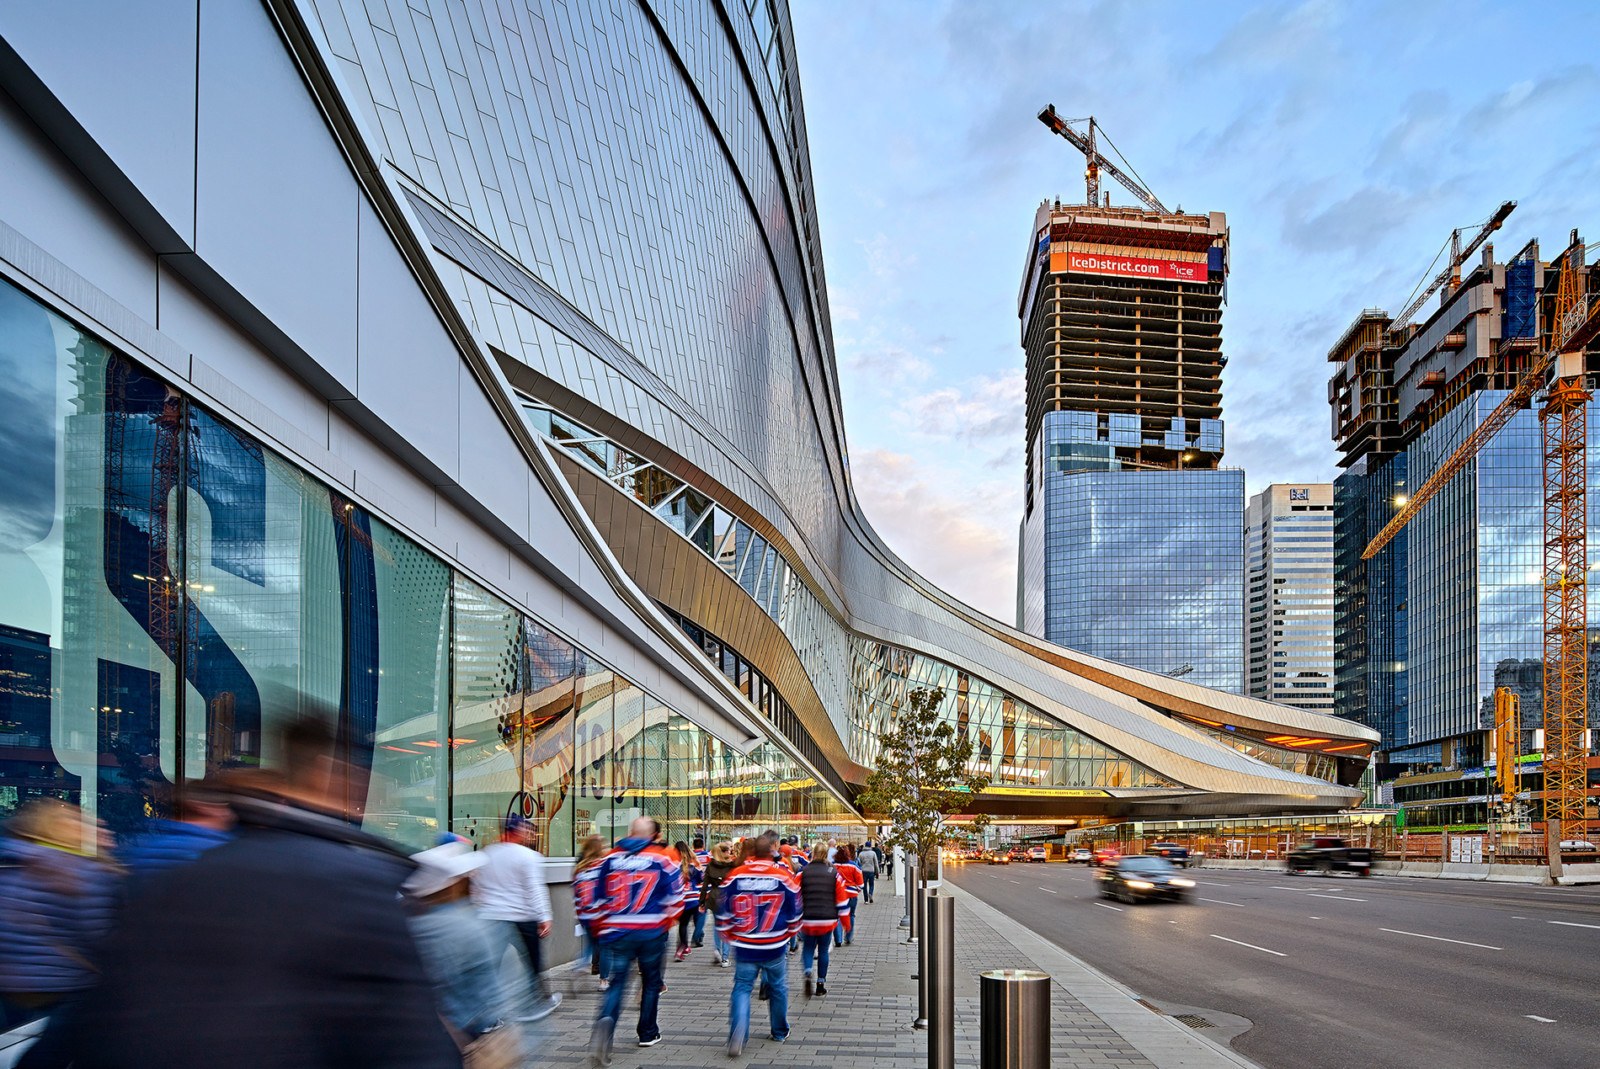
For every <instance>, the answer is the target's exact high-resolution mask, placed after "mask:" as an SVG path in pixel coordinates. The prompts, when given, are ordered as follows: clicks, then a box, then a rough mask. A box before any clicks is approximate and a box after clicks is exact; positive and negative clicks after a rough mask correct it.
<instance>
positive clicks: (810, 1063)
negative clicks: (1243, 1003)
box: [531, 894, 1152, 1069]
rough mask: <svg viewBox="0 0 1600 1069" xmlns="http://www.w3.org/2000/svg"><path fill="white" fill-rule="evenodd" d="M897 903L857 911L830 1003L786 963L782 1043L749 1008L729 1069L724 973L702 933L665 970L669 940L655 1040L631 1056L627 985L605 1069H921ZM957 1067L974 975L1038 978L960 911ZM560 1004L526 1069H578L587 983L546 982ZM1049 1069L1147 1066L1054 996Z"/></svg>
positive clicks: (631, 1008)
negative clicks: (743, 1040) (1019, 972)
mask: <svg viewBox="0 0 1600 1069" xmlns="http://www.w3.org/2000/svg"><path fill="white" fill-rule="evenodd" d="M903 906H904V899H900V898H894V897H891V896H890V895H888V894H881V895H879V896H878V898H877V900H876V901H875V902H873V903H872V904H871V905H868V904H866V903H862V904H861V906H860V907H859V909H858V911H857V921H858V924H857V931H856V938H855V943H854V945H852V946H847V947H835V948H834V950H833V957H832V961H831V963H830V966H829V970H828V994H827V996H826V997H823V998H812V999H806V998H805V996H804V993H803V991H802V990H801V972H800V962H799V955H798V954H794V955H791V956H790V958H789V1027H790V1035H789V1041H788V1042H787V1043H782V1044H779V1043H774V1042H772V1041H771V1040H769V1039H767V1038H766V1036H767V1027H766V1023H767V1022H766V1009H767V1006H766V1003H764V1002H759V1001H752V1003H751V1022H750V1042H749V1044H748V1045H747V1046H746V1048H745V1052H744V1054H743V1055H741V1056H740V1057H739V1058H737V1059H731V1058H729V1057H728V1056H727V1050H726V1043H727V1035H728V995H729V992H730V991H731V989H732V987H733V970H732V969H718V968H715V967H713V966H712V964H711V961H712V956H711V955H712V950H711V945H710V934H711V933H710V931H709V929H708V930H707V932H706V946H704V947H702V948H700V949H698V950H695V951H694V952H693V953H692V954H690V956H689V958H688V960H686V961H683V962H674V961H672V960H671V955H670V950H671V949H672V947H673V946H674V945H675V940H676V936H675V935H674V937H673V940H672V941H671V942H669V955H668V962H667V969H666V982H667V990H666V993H665V994H663V995H662V997H661V1014H660V1022H661V1031H662V1034H663V1036H664V1037H665V1039H664V1041H663V1042H662V1043H661V1044H660V1045H659V1046H655V1047H650V1048H645V1049H640V1048H638V1047H636V1046H634V1042H635V1039H634V1032H635V1025H636V1022H637V1014H638V1008H637V1007H638V990H639V982H638V976H637V975H635V976H634V977H633V979H632V980H631V982H630V984H629V992H628V997H627V1001H626V1004H625V1008H624V1010H623V1015H622V1020H620V1021H619V1022H618V1023H617V1046H616V1051H615V1055H614V1060H613V1063H612V1064H613V1066H614V1067H615V1069H635V1067H639V1069H646V1067H647V1069H699V1067H704V1066H716V1067H725V1069H745V1067H751V1069H761V1067H763V1066H773V1067H785V1069H922V1067H923V1066H926V1065H927V1058H928V1054H927V1051H928V1046H927V1042H928V1041H927V1033H925V1032H917V1031H913V1030H912V1028H911V1022H912V1020H913V1019H914V1018H915V1016H916V1011H917V988H916V981H915V980H914V979H913V978H912V976H913V974H914V973H915V971H916V947H915V946H908V945H906V942H905V930H904V929H903V928H900V927H898V925H899V922H900V917H901V914H902V911H903ZM956 937H957V947H956V973H957V982H956V1063H957V1064H958V1065H961V1066H976V1065H977V1064H978V1023H979V1022H978V979H977V977H978V974H979V973H980V972H982V971H984V970H987V969H996V968H1037V966H1036V965H1035V964H1034V963H1033V962H1032V961H1029V960H1028V959H1027V958H1026V957H1024V956H1023V955H1022V953H1021V952H1020V951H1019V950H1017V948H1016V947H1015V946H1013V944H1011V943H1010V942H1007V941H1006V940H1005V939H1003V938H1001V937H1000V936H999V934H998V933H996V932H995V931H994V929H992V928H990V927H989V926H988V925H986V924H984V923H983V922H982V921H980V920H979V919H978V918H977V916H976V915H975V914H974V913H973V911H972V910H971V909H970V908H969V907H967V905H966V904H965V903H962V902H959V901H958V903H957V909H956ZM548 977H549V979H550V980H551V981H552V983H553V984H554V986H555V987H556V989H557V990H560V991H561V992H563V997H564V1001H563V1003H562V1005H561V1007H560V1008H559V1009H557V1010H556V1012H555V1013H554V1014H552V1015H551V1016H550V1017H549V1018H547V1019H546V1021H544V1022H542V1024H541V1025H539V1026H538V1034H536V1035H535V1036H533V1037H531V1038H532V1044H531V1049H532V1050H533V1051H534V1052H535V1057H534V1058H533V1061H532V1064H535V1065H539V1066H547V1065H548V1066H580V1065H585V1064H587V1058H588V1042H589V1027H590V1025H591V1023H592V1022H593V1020H594V1015H595V1011H596V1009H597V1008H598V1005H599V997H600V996H599V992H598V990H597V989H596V985H595V984H594V981H593V979H592V978H591V977H589V976H588V975H587V974H586V973H585V974H583V975H573V974H571V973H569V972H567V971H566V967H565V966H557V967H556V968H555V969H553V970H551V972H550V973H549V974H548ZM1052 1009H1053V1015H1054V1019H1053V1021H1052V1024H1053V1029H1052V1031H1053V1036H1054V1040H1053V1046H1054V1049H1053V1060H1052V1065H1053V1066H1054V1067H1055V1069H1120V1067H1129V1069H1139V1067H1151V1066H1152V1063H1151V1062H1150V1061H1148V1060H1147V1059H1145V1058H1144V1057H1142V1056H1141V1055H1140V1054H1138V1053H1137V1052H1136V1051H1135V1050H1133V1049H1132V1048H1131V1047H1130V1046H1129V1045H1128V1043H1127V1042H1126V1041H1125V1040H1124V1039H1122V1037H1120V1036H1119V1035H1118V1034H1117V1033H1116V1032H1115V1031H1113V1030H1112V1029H1111V1028H1110V1027H1109V1026H1108V1025H1107V1024H1106V1023H1105V1022H1104V1021H1102V1020H1101V1018H1099V1017H1098V1016H1096V1015H1095V1014H1094V1013H1092V1012H1091V1011H1089V1010H1088V1009H1086V1008H1085V1007H1084V1005H1083V1004H1082V1003H1081V1002H1079V1001H1078V1000H1077V999H1076V998H1074V997H1073V996H1072V995H1070V994H1068V993H1067V992H1066V991H1065V990H1063V989H1062V988H1060V987H1059V986H1056V987H1055V988H1054V1003H1053V1008H1052Z"/></svg>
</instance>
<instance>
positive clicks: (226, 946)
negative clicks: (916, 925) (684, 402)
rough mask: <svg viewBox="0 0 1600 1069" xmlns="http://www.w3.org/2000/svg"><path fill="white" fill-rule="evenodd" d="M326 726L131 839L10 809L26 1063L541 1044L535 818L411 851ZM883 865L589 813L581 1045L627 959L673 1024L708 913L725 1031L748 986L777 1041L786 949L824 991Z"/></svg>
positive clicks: (547, 909)
mask: <svg viewBox="0 0 1600 1069" xmlns="http://www.w3.org/2000/svg"><path fill="white" fill-rule="evenodd" d="M334 742H335V738H334V736H333V734H332V732H331V730H330V729H329V727H328V726H327V725H326V724H324V723H322V722H321V721H318V720H315V719H312V718H307V719H306V720H304V721H297V722H296V723H294V724H291V725H290V726H289V727H288V728H287V729H286V730H285V731H284V732H283V735H282V738H281V739H280V740H279V748H280V750H281V752H282V754H283V755H284V760H283V768H282V770H281V771H277V772H266V771H262V770H250V771H248V772H242V773H240V774H238V775H235V776H230V777H227V778H225V779H219V780H216V781H203V782H202V783H200V784H197V785H193V786H191V787H190V788H189V789H187V790H186V791H185V792H184V793H183V795H182V799H181V805H180V808H179V809H178V810H177V812H176V813H175V814H174V816H173V818H172V819H151V820H148V821H146V822H145V825H144V827H143V829H142V830H141V831H140V832H139V833H138V834H137V835H134V836H131V837H129V838H127V839H125V840H124V841H121V842H116V841H114V840H113V838H112V837H111V836H110V835H109V834H107V833H106V832H105V831H104V830H103V829H97V828H96V825H95V823H94V822H93V821H92V820H85V818H84V816H83V814H82V813H81V812H80V811H79V810H78V808H77V807H75V806H71V805H68V804H67V803H65V802H61V801H58V800H55V799H49V798H41V799H35V800H32V801H30V802H29V803H27V804H26V805H25V806H23V807H22V808H21V809H20V810H19V811H18V812H17V814H15V815H14V816H13V817H12V819H11V820H10V821H8V822H7V824H6V826H5V834H4V835H0V1014H3V1016H0V1031H6V1030H9V1029H12V1028H15V1027H18V1026H19V1025H22V1024H26V1023H29V1022H31V1021H35V1020H37V1019H39V1018H45V1019H46V1024H45V1026H44V1027H43V1028H42V1031H41V1034H40V1037H39V1039H38V1040H37V1041H36V1042H35V1043H34V1045H33V1046H32V1047H31V1048H29V1049H28V1051H27V1052H26V1053H25V1054H24V1056H23V1060H22V1062H21V1063H20V1064H19V1069H67V1067H74V1069H100V1067H107V1069H111V1067H115V1069H122V1067H131V1066H149V1065H161V1066H163V1067H164V1069H185V1067H189V1066H215V1065H231V1066H242V1067H261V1069H268V1067H272V1069H277V1067H284V1069H288V1067H291V1066H293V1067H316V1066H328V1067H333V1066H374V1067H376V1066H400V1067H411V1066H416V1067H424V1066H427V1067H432V1066H447V1065H451V1066H453V1065H461V1064H463V1063H465V1064H466V1065H467V1066H468V1067H470V1069H501V1067H510V1066H514V1065H521V1064H525V1063H526V1062H527V1061H528V1060H529V1058H530V1057H531V1056H532V1055H533V1054H534V1052H535V1049H536V1046H537V1041H538V1038H539V1036H538V1033H539V1029H540V1028H541V1027H542V1026H541V1025H540V1022H541V1021H543V1020H544V1019H545V1018H547V1017H548V1016H549V1015H550V1014H551V1013H552V1012H553V1011H554V1010H556V1009H557V1007H558V1006H559V1005H560V1003H561V996H560V994H559V993H557V992H556V991H554V990H553V989H552V987H551V985H550V984H549V982H548V974H547V972H546V969H545V957H546V953H545V950H544V944H545V941H546V940H547V939H548V938H549V936H550V934H551V931H552V925H553V924H554V921H555V914H554V910H553V908H552V905H551V898H550V893H549V889H548V887H547V881H546V873H545V868H546V862H545V859H544V857H543V856H542V855H541V854H540V852H539V851H538V849H537V845H538V844H537V842H536V834H535V828H534V826H533V825H532V824H531V823H530V822H528V821H526V820H523V819H521V818H520V817H518V816H516V815H512V816H511V817H509V818H508V819H506V820H505V822H504V824H503V826H502V828H501V830H500V833H499V836H498V839H497V841H496V842H493V843H490V844H487V845H483V846H479V845H478V844H475V843H473V842H471V841H470V840H467V839H464V838H462V837H460V836H456V835H451V834H445V835H443V836H441V838H440V841H439V843H438V844H437V845H435V846H434V847H432V848H431V849H428V850H424V851H422V852H420V853H417V854H413V855H411V856H410V857H407V856H406V854H405V853H404V852H403V851H401V850H400V849H399V848H398V847H396V846H395V845H394V844H393V843H391V842H389V841H387V840H384V839H381V838H378V837H376V836H372V835H369V834H367V833H365V832H363V831H361V830H360V829H359V828H358V827H356V826H355V825H354V824H353V823H351V821H350V820H349V819H347V813H346V810H345V799H346V798H347V797H349V775H350V770H349V769H346V768H344V767H343V766H341V764H340V763H339V761H338V760H337V759H336V757H335V756H334V755H335V754H336V753H337V747H336V746H335V745H334ZM86 835H88V836H89V837H90V839H91V841H85V836H86ZM892 865H893V858H892V855H890V854H888V853H886V852H885V851H884V850H883V849H882V848H880V847H879V846H877V845H875V844H873V843H871V842H867V843H863V844H859V845H852V844H849V843H845V842H835V841H828V842H821V843H815V844H812V845H810V846H809V847H808V848H807V847H803V846H802V845H801V843H800V842H799V840H798V839H797V838H790V837H785V836H782V835H780V834H779V833H778V832H777V831H775V830H770V831H767V832H765V833H763V834H760V835H756V836H753V837H750V838H745V839H741V840H737V841H726V842H718V843H715V844H712V845H710V846H709V847H708V846H707V844H706V842H705V841H704V839H702V838H694V839H692V840H679V841H677V842H676V843H674V844H672V845H669V844H668V842H667V840H666V838H665V837H664V835H663V834H662V829H661V826H660V824H659V823H658V822H657V821H656V820H655V819H653V818H651V817H648V816H643V817H639V818H638V819H636V820H634V821H633V823H632V825H631V827H630V828H629V832H628V835H627V836H626V837H624V838H623V839H621V840H620V841H618V842H617V843H615V844H608V843H606V842H605V841H604V840H603V839H602V838H601V837H600V836H598V835H594V836H590V837H589V838H588V839H587V840H586V841H585V842H584V843H583V844H582V846H581V848H580V851H579V856H578V858H577V860H576V863H575V865H574V868H573V874H572V892H573V910H574V915H575V917H576V920H577V924H578V928H579V930H580V931H581V933H582V953H581V955H580V957H579V958H578V960H577V961H576V962H574V963H573V965H572V969H573V970H575V971H577V972H578V973H580V974H581V973H584V972H587V973H589V974H592V975H593V976H594V978H595V979H594V981H593V982H594V983H596V984H597V985H598V987H599V989H600V991H601V998H600V1005H599V1008H598V1010H597V1014H596V1018H595V1021H594V1023H593V1025H592V1028H591V1033H590V1051H591V1056H592V1060H593V1061H594V1062H595V1063H596V1064H597V1065H600V1066H603V1065H606V1064H608V1063H609V1062H610V1058H611V1050H612V1044H613V1041H614V1037H615V1031H616V1026H617V1021H618V1019H619V1017H620V1016H621V1014H622V1012H623V1006H624V1002H625V998H626V994H627V989H628V986H629V982H630V978H631V977H632V976H633V975H634V974H635V973H637V974H638V976H639V978H640V983H641V985H642V991H641V994H640V998H639V1001H638V1006H639V1019H638V1025H637V1035H638V1042H639V1045H640V1046H642V1047H649V1046H654V1045H655V1044H657V1043H659V1042H661V1039H662V1032H661V1028H660V1024H659V1020H658V1016H659V1006H660V998H661V995H662V993H663V992H664V991H665V990H666V979H665V971H666V969H665V966H666V957H667V946H668V942H669V940H670V939H671V937H672V933H674V932H675V933H676V950H675V954H674V957H675V960H676V961H679V962H682V961H686V960H688V959H689V958H690V957H691V956H692V955H693V954H694V953H695V952H696V951H698V950H700V949H702V948H703V947H705V945H706V939H707V938H708V931H707V930H708V929H709V938H710V940H711V953H710V964H711V965H712V966H713V967H717V968H724V969H731V970H732V974H733V975H732V983H731V989H730V992H729V1001H728V1041H727V1046H728V1053H729V1054H730V1055H733V1056H737V1055H738V1054H739V1053H740V1052H742V1050H743V1049H744V1047H745V1045H746V1043H747V1041H748V1036H749V1019H750V1012H751V1011H750V1004H751V1001H752V999H753V998H754V999H755V1000H758V1001H765V1002H766V1003H767V1014H768V1024H769V1035H770V1037H771V1039H772V1040H774V1041H776V1042H780V1043H781V1042H783V1041H784V1040H785V1039H786V1038H787V1037H788V1034H789V1022H788V1009H789V1006H788V996H789V981H788V973H789V965H788V960H789V958H790V957H791V956H798V957H799V959H800V967H801V970H802V973H803V983H804V992H805V997H807V998H812V997H821V996H826V995H827V993H828V988H827V979H828V968H829V962H830V952H831V950H832V949H834V948H837V947H841V946H849V945H851V943H852V941H853V935H854V927H855V919H856V910H857V908H858V906H859V905H861V904H866V903H870V902H872V900H873V892H874V885H875V881H876V878H877V877H878V876H879V875H885V876H887V875H890V874H891V867H892ZM508 963H509V966H510V967H508Z"/></svg>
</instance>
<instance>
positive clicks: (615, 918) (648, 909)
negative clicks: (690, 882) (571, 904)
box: [595, 839, 683, 938]
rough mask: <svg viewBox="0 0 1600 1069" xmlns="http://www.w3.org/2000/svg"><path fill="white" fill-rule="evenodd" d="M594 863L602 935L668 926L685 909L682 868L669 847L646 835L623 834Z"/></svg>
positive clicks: (664, 928)
mask: <svg viewBox="0 0 1600 1069" xmlns="http://www.w3.org/2000/svg"><path fill="white" fill-rule="evenodd" d="M595 868H596V869H598V870H599V876H598V877H596V878H597V879H598V881H599V890H598V895H597V899H596V901H597V902H598V903H599V905H598V906H597V907H596V910H595V913H596V923H597V924H598V925H599V931H600V934H601V938H607V937H611V938H615V937H616V936H618V935H621V934H623V933H625V932H639V931H656V930H660V931H665V930H666V929H668V928H670V927H672V925H673V923H674V922H676V921H677V919H678V914H679V913H681V912H683V873H682V872H681V871H680V866H679V864H678V859H677V858H676V857H674V856H673V855H672V853H671V852H670V851H668V850H665V849H663V848H661V847H659V846H653V845H651V844H649V843H647V842H645V840H643V839H623V840H622V841H621V842H620V843H619V844H618V845H617V849H615V850H613V851H611V853H609V854H607V855H606V859H605V860H604V861H602V862H600V864H599V865H596V866H595Z"/></svg>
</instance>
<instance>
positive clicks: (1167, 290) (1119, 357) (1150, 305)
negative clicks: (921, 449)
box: [1017, 201, 1245, 692]
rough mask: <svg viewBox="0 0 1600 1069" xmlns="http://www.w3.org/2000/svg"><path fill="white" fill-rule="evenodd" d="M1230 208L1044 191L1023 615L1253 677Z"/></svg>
mask: <svg viewBox="0 0 1600 1069" xmlns="http://www.w3.org/2000/svg"><path fill="white" fill-rule="evenodd" d="M1227 250H1228V229H1227V223H1226V220H1225V218H1224V217H1223V215H1222V214H1221V213H1220V212H1218V213H1212V214H1211V215H1184V214H1181V213H1180V214H1172V215H1167V214H1160V213H1154V212H1150V211H1146V210H1144V209H1134V208H1120V207H1118V208H1114V207H1110V206H1098V207H1095V206H1084V205H1065V206H1064V205H1062V204H1061V203H1060V202H1059V201H1058V202H1055V203H1054V204H1049V203H1047V204H1044V205H1041V206H1040V208H1039V211H1038V213H1037V214H1036V215H1035V217H1034V228H1033V232H1032V236H1031V239H1030V243H1029V255H1028V259H1027V265H1026V268H1025V270H1024V272H1023V280H1022V290H1021V293H1020V295H1019V299H1018V307H1017V314H1018V318H1019V319H1020V320H1021V322H1022V345H1023V348H1024V350H1025V351H1026V354H1027V373H1026V379H1027V417H1026V428H1025V433H1026V436H1027V450H1026V457H1027V462H1026V463H1027V470H1026V478H1027V487H1026V493H1025V496H1024V511H1023V519H1022V524H1021V529H1020V532H1019V537H1018V542H1019V550H1018V567H1017V626H1018V627H1020V628H1021V629H1022V630H1024V631H1026V632H1028V633H1030V634H1034V635H1039V636H1041V637H1043V638H1045V639H1048V640H1049V641H1051V642H1055V643H1059V644H1061V645H1063V646H1068V647H1070V648H1072V649H1075V650H1081V651H1083V652H1085V653H1090V654H1093V655H1094V656H1097V657H1105V658H1107V659H1110V660H1113V661H1118V662H1120V663H1122V664H1127V665H1132V666H1135V667H1138V668H1143V669H1146V670H1149V671H1152V672H1156V673H1158V674H1162V675H1167V676H1172V677H1183V678H1187V679H1190V680H1192V681H1194V682H1197V683H1201V684H1204V685H1206V686H1209V687H1216V688H1220V689H1222V690H1230V691H1236V692H1243V690H1244V683H1245V680H1244V642H1243V636H1244V619H1243V607H1244V555H1243V553H1244V546H1243V536H1242V532H1243V526H1244V475H1243V473H1242V472H1239V471H1237V470H1229V469H1225V468H1222V467H1221V466H1220V465H1221V461H1222V453H1223V426H1222V368H1223V366H1224V365H1225V364H1226V362H1227V361H1226V359H1225V357H1224V356H1223V354H1222V300H1223V286H1224V283H1225V280H1226V277H1227Z"/></svg>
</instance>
